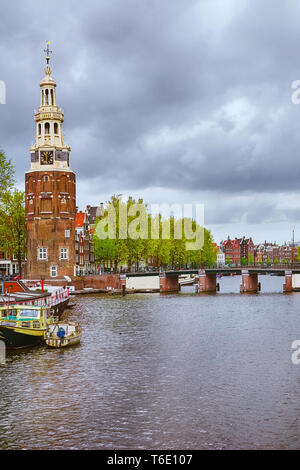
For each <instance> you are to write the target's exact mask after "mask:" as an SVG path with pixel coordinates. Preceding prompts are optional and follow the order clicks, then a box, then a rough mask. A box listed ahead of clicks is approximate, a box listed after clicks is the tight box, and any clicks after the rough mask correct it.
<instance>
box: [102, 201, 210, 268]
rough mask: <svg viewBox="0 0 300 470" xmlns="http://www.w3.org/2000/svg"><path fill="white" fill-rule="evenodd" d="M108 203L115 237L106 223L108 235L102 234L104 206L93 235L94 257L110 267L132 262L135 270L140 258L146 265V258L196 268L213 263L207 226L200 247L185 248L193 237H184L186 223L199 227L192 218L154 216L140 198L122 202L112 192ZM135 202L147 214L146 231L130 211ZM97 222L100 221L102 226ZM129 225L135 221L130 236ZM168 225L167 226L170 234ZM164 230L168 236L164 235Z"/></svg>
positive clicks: (105, 217)
mask: <svg viewBox="0 0 300 470" xmlns="http://www.w3.org/2000/svg"><path fill="white" fill-rule="evenodd" d="M109 204H111V205H112V206H113V208H114V211H115V215H116V217H115V220H114V221H113V222H112V223H113V224H115V225H114V235H115V238H110V237H109V227H108V226H107V230H106V232H107V238H105V237H103V222H104V220H105V221H109V211H108V210H106V211H105V213H104V214H103V215H102V217H100V218H99V219H98V220H97V221H96V228H95V234H94V237H93V243H94V253H95V259H96V261H97V262H98V263H102V264H103V265H104V266H108V267H113V268H114V269H115V270H116V269H117V268H118V267H121V266H123V265H126V266H127V268H128V269H129V270H131V269H132V266H135V269H136V270H138V269H139V265H140V263H141V262H142V261H143V262H144V263H145V264H146V265H147V264H148V261H149V260H151V261H152V265H154V266H156V267H161V268H167V267H171V268H176V267H183V266H187V265H189V266H192V267H195V268H196V267H200V266H204V267H209V266H214V264H215V262H216V257H217V254H216V247H215V245H214V244H213V239H212V236H211V233H210V232H209V231H208V230H207V229H205V228H203V232H202V233H203V238H204V239H203V246H202V248H200V249H187V247H188V243H190V242H191V240H192V239H191V237H189V238H187V237H186V233H185V232H186V230H184V228H185V224H187V223H188V222H189V223H190V226H191V229H192V232H194V233H195V232H196V230H197V229H198V230H199V232H200V227H199V226H197V224H196V222H195V221H194V220H191V219H190V220H188V219H175V217H174V216H170V217H169V218H168V219H165V218H163V216H162V215H161V214H159V215H158V216H156V217H154V216H153V215H151V214H150V213H148V211H147V205H146V204H144V202H143V200H142V199H139V200H138V201H135V200H134V199H133V198H132V197H129V198H128V200H127V202H123V201H122V198H121V195H114V196H112V197H111V199H110V201H109V202H108V204H107V206H106V208H107V207H108V205H109ZM135 204H139V206H140V208H141V210H140V212H144V214H146V218H147V220H146V222H147V224H146V231H147V232H146V234H145V227H141V225H142V223H141V214H140V213H139V214H138V215H132V211H131V209H132V208H133V206H134V205H135ZM121 211H122V212H123V214H124V213H125V214H126V216H127V227H126V229H125V233H124V227H121V226H120V212H121ZM144 220H145V216H144ZM99 224H102V227H101V230H100V228H99ZM107 225H108V224H107ZM130 225H131V226H132V225H134V227H135V229H136V231H135V233H137V234H138V236H133V234H132V233H130ZM168 226H169V227H170V229H169V234H168ZM153 227H156V229H157V233H158V234H159V236H158V237H157V238H153V237H152V230H153ZM100 232H101V233H100ZM180 232H181V233H182V236H181V237H180V238H178V237H177V234H178V233H180ZM166 233H167V235H169V236H167V237H166Z"/></svg>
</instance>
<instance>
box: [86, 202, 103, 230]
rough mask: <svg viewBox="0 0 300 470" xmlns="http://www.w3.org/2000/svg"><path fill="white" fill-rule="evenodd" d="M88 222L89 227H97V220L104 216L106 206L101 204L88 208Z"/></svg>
mask: <svg viewBox="0 0 300 470" xmlns="http://www.w3.org/2000/svg"><path fill="white" fill-rule="evenodd" d="M86 213H87V221H88V224H89V225H95V222H96V219H98V218H99V217H102V216H103V215H104V204H103V202H101V203H100V205H99V206H90V205H88V206H86Z"/></svg>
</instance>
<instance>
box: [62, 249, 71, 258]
mask: <svg viewBox="0 0 300 470" xmlns="http://www.w3.org/2000/svg"><path fill="white" fill-rule="evenodd" d="M68 258H69V250H68V248H61V249H60V259H68Z"/></svg>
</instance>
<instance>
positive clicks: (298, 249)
mask: <svg viewBox="0 0 300 470" xmlns="http://www.w3.org/2000/svg"><path fill="white" fill-rule="evenodd" d="M296 261H300V246H297V254H296Z"/></svg>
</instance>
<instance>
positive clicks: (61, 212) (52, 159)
mask: <svg viewBox="0 0 300 470" xmlns="http://www.w3.org/2000/svg"><path fill="white" fill-rule="evenodd" d="M49 44H50V43H47V50H46V51H45V52H47V57H46V61H47V64H46V67H45V77H44V78H43V79H42V81H41V83H40V88H41V102H40V107H39V108H38V110H37V111H35V113H34V119H35V123H36V134H35V142H34V144H33V145H32V147H31V148H30V155H31V166H30V170H29V171H27V172H26V174H25V201H26V224H27V263H26V277H27V278H28V279H37V280H39V279H41V278H44V279H53V280H54V279H57V280H58V279H64V276H65V275H67V276H69V277H71V276H74V267H75V215H76V186H75V185H76V178H75V174H74V173H73V171H72V170H71V168H70V150H71V149H70V147H69V145H68V144H66V143H65V142H64V134H63V129H62V126H63V122H64V113H63V111H62V110H61V109H60V108H59V107H58V106H57V103H56V82H55V80H54V79H53V78H52V76H51V74H52V70H51V68H50V66H49V61H50V57H49V54H50V52H51V51H50V50H49Z"/></svg>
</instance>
